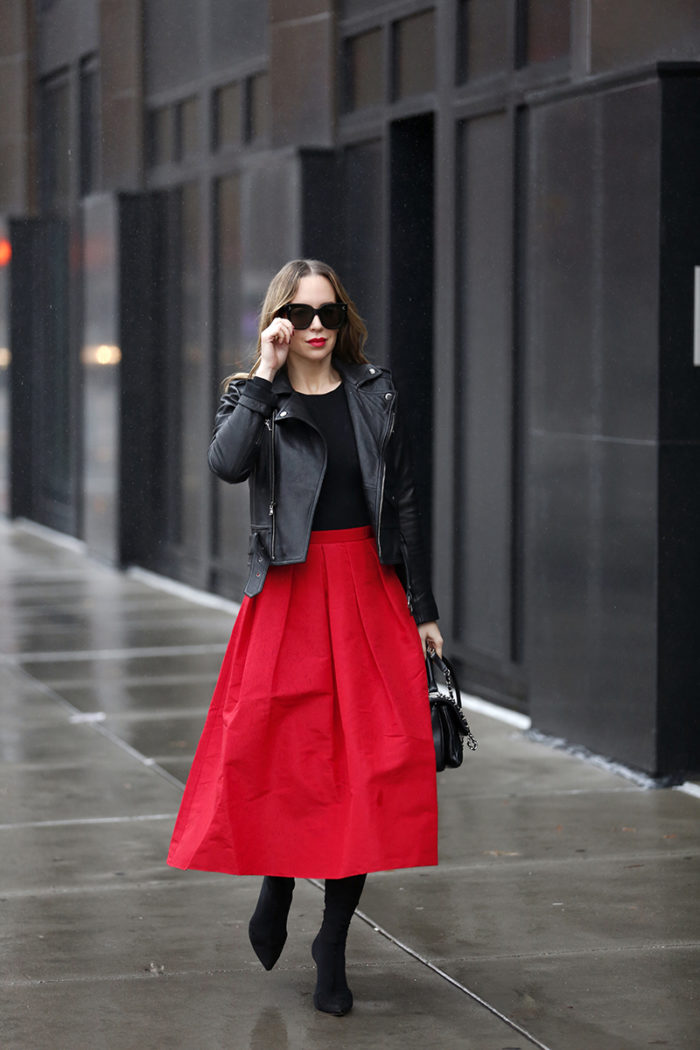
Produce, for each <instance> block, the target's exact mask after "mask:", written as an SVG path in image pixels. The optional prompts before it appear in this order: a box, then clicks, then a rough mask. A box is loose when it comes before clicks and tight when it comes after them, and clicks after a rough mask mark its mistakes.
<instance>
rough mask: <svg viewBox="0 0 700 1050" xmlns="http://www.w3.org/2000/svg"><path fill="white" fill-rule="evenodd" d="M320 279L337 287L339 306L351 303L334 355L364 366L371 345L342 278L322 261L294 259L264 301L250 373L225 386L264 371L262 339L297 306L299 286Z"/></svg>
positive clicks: (239, 376) (272, 286) (234, 375)
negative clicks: (286, 309) (289, 308)
mask: <svg viewBox="0 0 700 1050" xmlns="http://www.w3.org/2000/svg"><path fill="white" fill-rule="evenodd" d="M310 275H318V276H320V277H325V278H326V279H327V280H328V281H330V283H331V284H332V286H333V291H334V292H335V300H336V302H338V303H347V315H346V320H345V323H344V324H343V326H342V328H339V329H338V335H337V338H336V342H335V347H334V349H333V354H334V356H335V357H337V358H338V359H339V360H340V361H346V362H347V363H349V364H350V363H352V364H364V363H365V362H366V361H367V358H366V357H365V354H364V346H365V343H366V342H367V327H366V325H365V323H364V321H363V320H362V318H361V317H360V315H359V313H358V312H357V307H356V306H355V304H354V303H353V301H352V299H351V298H350V296H349V295H348V293H347V292H346V290H345V288H344V287H343V285H342V284H341V282H340V278H339V277H338V275H337V273H336V272H335V270H334V269H333V267H332V266H329V265H328V263H324V262H320V261H319V260H318V259H292V260H291V262H288V263H285V265H284V266H283V267H282V269H281V270H279V271H278V273H276V274H275V276H274V277H273V278H272V280H271V281H270V284H269V286H268V289H267V293H266V295H265V298H264V299H263V304H262V308H261V310H260V319H259V323H258V341H257V345H256V355H255V360H254V361H253V364H252V367H251V369H250V371H249V372H236V373H234V374H233V375H231V376H228V377H227V378H226V379H225V380H224V386H228V384H229V383H230V381H231V380H232V379H250V378H251V377H252V376H254V375H255V373H256V372H257V370H258V368H259V367H260V361H261V359H262V358H261V350H260V347H261V336H262V333H263V332H264V331H265V329H266V328H267V327H268V325H270V324H271V323H272V321H273V319H274V318H275V317H277V316H278V314H279V313H280V311H281V310H282V308H283V307H285V306H286V305H287V304H288V303H292V302H294V296H295V295H296V292H297V288H298V287H299V282H300V280H301V279H302V277H308V276H310Z"/></svg>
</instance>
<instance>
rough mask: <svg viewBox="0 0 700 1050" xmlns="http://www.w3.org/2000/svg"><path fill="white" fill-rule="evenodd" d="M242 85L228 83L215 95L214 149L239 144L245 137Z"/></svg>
mask: <svg viewBox="0 0 700 1050" xmlns="http://www.w3.org/2000/svg"><path fill="white" fill-rule="evenodd" d="M241 95H242V92H241V85H240V84H238V83H235V84H226V85H225V87H221V88H219V90H218V91H217V92H216V94H215V95H214V149H221V148H222V146H237V145H238V144H239V142H240V141H241V139H242V137H243V107H242V99H241Z"/></svg>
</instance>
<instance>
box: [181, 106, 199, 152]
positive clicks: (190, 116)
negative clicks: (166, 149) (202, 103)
mask: <svg viewBox="0 0 700 1050" xmlns="http://www.w3.org/2000/svg"><path fill="white" fill-rule="evenodd" d="M176 127H177V159H178V160H182V159H183V157H191V156H193V155H194V154H196V153H199V100H198V99H196V98H186V99H185V100H184V101H183V102H178V104H177V111H176Z"/></svg>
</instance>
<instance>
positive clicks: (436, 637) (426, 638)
mask: <svg viewBox="0 0 700 1050" xmlns="http://www.w3.org/2000/svg"><path fill="white" fill-rule="evenodd" d="M418 634H419V635H420V640H421V642H422V643H423V651H424V652H426V653H427V651H428V649H434V650H435V652H436V653H437V654H438V656H442V644H443V638H442V635H441V634H440V628H439V627H438V625H437V624H436V623H435V621H434V620H429V621H428V623H419V624H418Z"/></svg>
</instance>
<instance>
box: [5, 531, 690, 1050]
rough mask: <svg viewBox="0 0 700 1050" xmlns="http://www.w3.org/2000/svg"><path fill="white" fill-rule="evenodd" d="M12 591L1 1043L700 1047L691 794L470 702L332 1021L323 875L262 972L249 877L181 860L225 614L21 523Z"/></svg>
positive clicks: (18, 1049) (15, 538)
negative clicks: (253, 936) (319, 996)
mask: <svg viewBox="0 0 700 1050" xmlns="http://www.w3.org/2000/svg"><path fill="white" fill-rule="evenodd" d="M0 594H1V598H2V603H3V609H4V614H5V615H4V616H3V618H2V623H0V718H1V726H2V732H1V734H0V759H1V760H2V764H1V765H0V800H1V802H2V809H1V812H0V857H1V858H2V859H1V861H0V871H1V882H0V897H1V898H2V907H3V920H4V921H3V929H2V938H1V940H0V955H1V957H2V963H3V966H2V977H1V978H0V980H1V981H2V988H3V999H4V1007H3V1016H2V1019H0V1032H1V1035H2V1038H1V1040H0V1042H1V1045H2V1046H3V1047H5V1046H7V1047H8V1048H11V1050H24V1048H31V1050H43V1048H47V1050H48V1048H49V1047H51V1048H52V1050H53V1048H57V1047H58V1048H62V1047H69V1046H70V1047H76V1046H77V1047H90V1048H92V1047H96V1048H97V1047H105V1048H107V1050H132V1048H134V1050H135V1048H136V1047H139V1048H141V1047H161V1046H168V1047H169V1048H180V1047H182V1048H183V1050H184V1048H192V1047H213V1048H217V1047H221V1048H224V1047H225V1048H233V1050H244V1048H245V1050H287V1048H289V1050H315V1048H318V1050H328V1048H329V1047H333V1048H334V1050H336V1048H337V1050H343V1048H345V1047H347V1048H348V1050H350V1048H352V1050H363V1048H370V1047H371V1048H372V1050H375V1048H376V1047H377V1046H381V1047H382V1048H392V1050H393V1048H397V1050H399V1048H400V1050H405V1048H409V1047H420V1048H421V1050H422V1048H424V1047H426V1046H431V1045H433V1044H437V1045H440V1046H441V1047H443V1048H446V1050H451V1048H457V1047H459V1048H474V1050H514V1048H516V1047H517V1048H519V1050H526V1048H527V1047H531V1046H540V1047H549V1048H551V1050H628V1048H629V1050H631V1048H633V1047H634V1048H635V1050H638V1048H639V1047H642V1046H653V1045H657V1046H660V1045H667V1046H671V1047H674V1050H683V1048H688V1050H691V1048H692V1050H695V1047H696V1046H697V1031H698V1029H699V1027H700V1010H699V1008H698V1000H697V988H698V977H699V976H700V974H699V972H698V971H699V970H700V964H699V960H700V919H699V918H698V909H697V906H696V900H697V892H698V860H699V859H700V849H699V845H700V832H699V831H698V820H697V816H698V807H699V806H700V801H699V800H698V799H696V798H692V797H689V796H687V795H684V794H681V793H679V792H677V791H669V790H664V791H645V790H641V789H640V788H638V787H636V786H635V785H634V784H632V783H631V782H629V781H627V780H624V779H621V778H620V777H619V776H617V775H615V774H613V773H611V772H606V771H603V770H600V769H597V768H595V767H594V766H592V765H586V764H584V763H583V762H581V761H579V760H578V759H575V758H572V757H570V756H569V755H567V754H565V753H563V752H559V751H554V750H550V749H549V748H547V747H545V746H543V745H542V744H539V743H536V742H533V741H532V740H530V739H528V738H527V737H526V736H524V735H523V734H522V733H520V732H518V731H516V730H514V729H513V728H512V727H509V726H507V725H504V724H501V723H500V722H498V721H496V720H493V719H490V718H487V717H485V716H484V715H479V714H477V713H475V714H474V715H473V717H472V721H473V722H474V723H475V727H474V728H475V732H476V735H477V736H478V737H479V740H480V748H479V751H478V752H477V753H476V754H475V755H469V756H468V758H467V761H466V763H465V766H464V767H462V769H460V770H457V771H451V772H447V773H445V774H442V775H441V777H440V799H441V803H440V805H441V810H440V812H441V864H440V866H439V867H438V868H437V869H430V870H421V869H418V870H413V871H401V872H389V873H382V874H377V875H372V876H371V877H370V879H369V880H368V883H367V888H366V891H365V894H364V896H363V899H362V904H361V907H362V912H363V916H364V919H363V918H358V919H356V920H355V922H354V924H353V927H352V930H351V936H350V943H349V948H348V967H349V973H350V975H351V985H352V987H353V991H354V993H355V999H356V1006H355V1009H354V1010H353V1012H352V1013H351V1014H350V1015H349V1016H348V1017H346V1018H345V1019H342V1020H341V1019H336V1018H331V1017H327V1016H326V1015H321V1014H318V1013H316V1011H314V1009H313V1005H312V1001H311V995H312V991H313V986H314V968H313V964H312V961H311V957H310V954H309V951H310V945H311V941H312V939H313V936H314V934H315V932H316V929H317V927H318V923H319V921H320V914H321V894H320V892H319V888H318V887H317V886H316V885H314V884H312V883H311V882H306V881H302V882H300V883H299V884H298V886H297V891H296V893H295V900H294V906H293V910H292V914H291V917H290V935H289V940H288V943H287V947H286V948H285V952H284V955H283V956H282V959H281V960H280V963H279V964H278V965H277V967H276V968H275V969H274V970H273V971H272V972H271V973H269V974H267V973H265V972H264V971H263V970H262V969H261V967H260V965H259V964H258V962H257V960H256V959H255V957H254V956H253V954H252V951H251V949H250V947H249V944H248V940H247V934H246V929H247V921H248V917H249V915H250V913H251V911H252V908H253V905H254V902H255V899H256V896H257V890H258V885H257V880H256V879H244V878H241V879H233V878H230V877H226V876H219V875H215V874H206V873H195V872H180V871H175V870H173V869H170V868H168V867H167V866H166V865H165V862H164V858H165V854H166V851H167V845H168V841H169V836H170V832H171V828H172V823H173V819H174V815H175V812H176V810H177V806H178V802H179V797H180V791H181V785H182V783H183V781H184V778H185V777H186V775H187V770H188V767H189V763H190V761H191V757H192V753H193V751H194V747H195V745H196V742H197V739H198V737H199V733H200V731H201V727H202V723H203V720H204V715H205V713H206V709H207V705H208V702H209V698H210V696H211V692H212V689H213V686H214V682H215V680H216V675H217V672H218V666H219V661H220V659H221V655H222V653H223V651H224V648H225V645H226V642H227V640H228V636H229V633H230V630H231V625H232V620H233V615H234V612H233V610H231V611H228V612H227V611H225V610H223V609H221V610H216V609H211V608H207V607H202V606H199V605H198V604H197V603H195V602H194V601H192V600H189V599H186V598H184V597H178V596H177V595H174V594H171V593H165V592H163V591H161V590H158V589H156V588H155V587H154V586H151V585H149V584H148V583H147V582H145V580H144V579H143V578H133V577H131V576H128V575H124V574H121V573H118V572H115V571H112V570H110V569H109V568H106V567H105V566H103V565H99V564H96V563H94V562H92V561H90V560H89V559H87V558H86V557H84V555H83V554H82V553H81V552H80V551H79V550H76V549H70V548H65V547H62V546H58V545H56V544H55V543H53V542H51V541H50V540H49V539H48V538H47V537H44V536H42V535H40V534H38V533H36V532H35V531H31V530H30V531H27V530H26V529H25V528H23V527H20V526H12V525H10V524H8V523H6V522H1V523H0Z"/></svg>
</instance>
